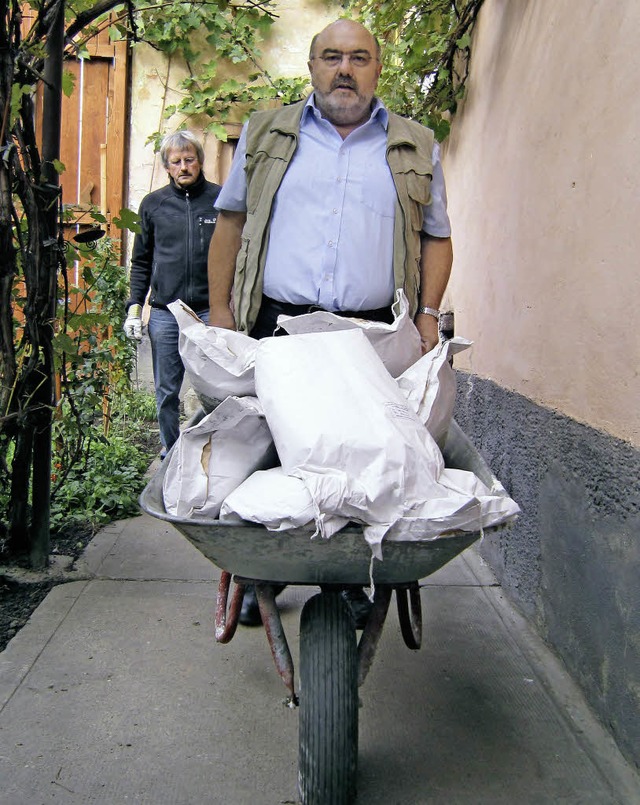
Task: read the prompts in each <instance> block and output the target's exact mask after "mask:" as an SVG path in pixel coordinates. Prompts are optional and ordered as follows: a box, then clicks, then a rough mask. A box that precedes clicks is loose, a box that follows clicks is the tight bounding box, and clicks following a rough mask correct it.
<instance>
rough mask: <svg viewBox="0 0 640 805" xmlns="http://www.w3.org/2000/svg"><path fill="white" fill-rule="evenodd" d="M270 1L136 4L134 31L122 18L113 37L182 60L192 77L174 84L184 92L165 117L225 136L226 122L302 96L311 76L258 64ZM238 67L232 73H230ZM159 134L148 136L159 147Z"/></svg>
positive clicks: (269, 16)
mask: <svg viewBox="0 0 640 805" xmlns="http://www.w3.org/2000/svg"><path fill="white" fill-rule="evenodd" d="M271 9H272V3H271V0H263V2H257V3H252V4H250V5H241V4H232V3H229V2H227V0H214V2H206V3H199V2H196V3H182V2H175V1H174V2H169V3H165V4H162V5H161V6H158V5H156V4H153V3H139V4H137V6H136V17H135V30H134V29H133V28H132V27H131V26H127V25H123V24H122V21H120V24H119V27H118V28H117V30H115V31H113V30H112V32H111V35H112V36H118V37H120V36H124V35H126V34H127V33H128V35H129V36H132V35H133V36H134V38H135V39H136V40H140V41H145V42H148V43H150V44H152V45H153V46H154V47H156V48H158V49H159V50H161V51H163V52H165V53H166V54H167V55H170V56H176V57H179V58H181V59H183V60H184V61H185V63H186V65H187V67H188V70H189V76H188V78H186V79H185V80H184V81H182V82H181V84H180V85H179V86H178V87H177V88H176V89H177V91H178V92H179V93H180V94H181V95H182V99H181V100H180V101H179V102H178V103H177V104H170V105H169V106H167V108H166V110H165V118H166V119H170V118H172V117H173V116H174V115H178V116H179V117H180V118H181V120H182V122H181V125H182V126H186V125H187V122H188V121H189V120H190V119H192V118H196V119H197V118H202V117H204V118H208V119H209V122H208V123H206V124H205V125H204V128H205V131H207V132H210V133H212V134H214V135H215V136H216V137H217V138H218V139H220V140H223V141H225V140H226V139H227V134H226V129H225V127H224V123H225V122H226V121H228V120H229V119H230V117H231V116H232V115H233V116H234V119H237V116H238V114H240V116H243V115H244V116H246V115H248V114H249V113H250V112H251V111H253V110H254V109H256V108H259V107H261V106H264V105H265V104H267V103H269V102H273V101H278V102H280V103H285V104H286V103H291V102H292V101H296V100H299V99H300V98H302V97H304V94H305V90H306V88H307V87H308V83H309V82H308V78H307V77H298V78H282V77H273V76H271V75H270V74H269V73H268V71H267V70H266V69H265V68H264V67H262V66H261V64H260V58H261V53H260V45H261V43H262V41H263V40H264V38H265V36H267V35H268V33H269V30H270V28H271V25H272V24H273V13H272V11H271ZM230 64H231V65H234V77H232V78H230V77H229V76H228V75H227V71H228V67H229V65H230ZM160 136H161V135H160V132H154V133H153V134H152V135H150V137H149V140H150V141H153V142H154V143H155V144H156V146H157V144H158V142H159V140H160Z"/></svg>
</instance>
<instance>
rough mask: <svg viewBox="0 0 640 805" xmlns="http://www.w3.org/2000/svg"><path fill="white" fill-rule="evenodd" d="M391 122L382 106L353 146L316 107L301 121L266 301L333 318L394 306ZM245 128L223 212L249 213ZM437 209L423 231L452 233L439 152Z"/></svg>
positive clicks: (277, 211) (281, 198)
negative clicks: (315, 309) (334, 313)
mask: <svg viewBox="0 0 640 805" xmlns="http://www.w3.org/2000/svg"><path fill="white" fill-rule="evenodd" d="M388 121H389V117H388V113H387V110H386V109H385V107H384V106H383V104H382V103H381V102H380V101H379V100H377V101H376V104H375V106H374V109H373V112H372V114H371V117H370V118H369V120H368V121H367V122H366V123H365V124H364V125H362V126H359V127H358V128H357V129H355V130H354V131H352V132H351V133H350V134H349V135H348V136H347V137H346V138H345V139H344V140H343V139H342V137H341V136H340V135H339V134H338V132H337V131H336V130H335V128H334V127H333V126H332V125H331V124H330V123H329V122H328V121H327V120H325V119H324V118H323V117H322V116H321V114H320V112H319V111H318V109H317V108H316V106H315V104H314V101H313V95H311V97H310V98H309V100H308V101H307V105H306V107H305V109H304V111H303V114H302V119H301V121H300V137H299V142H298V148H297V150H296V152H295V154H294V156H293V158H292V160H291V163H290V164H289V167H288V169H287V171H286V173H285V175H284V178H283V180H282V183H281V185H280V188H279V189H278V192H277V194H276V198H275V202H274V206H273V213H272V219H271V233H270V238H269V247H268V251H267V260H266V265H265V274H264V293H265V294H266V295H267V296H270V297H271V298H272V299H277V300H279V301H281V302H291V303H293V304H310V305H319V306H320V307H322V308H324V309H325V310H375V309H377V308H381V307H386V306H387V305H390V304H391V303H392V302H393V296H394V281H393V269H392V266H393V229H394V216H395V201H396V191H395V186H394V184H393V178H392V176H391V171H390V170H389V166H388V165H387V162H386V159H385V153H386V145H387V135H386V130H387V126H388ZM245 143H246V126H245V127H244V128H243V130H242V133H241V135H240V139H239V141H238V147H237V149H236V153H235V156H234V160H233V164H232V167H231V171H230V173H229V178H228V179H227V181H226V182H225V183H224V186H223V188H222V191H221V193H220V195H219V196H218V199H217V201H216V208H217V209H219V210H230V211H235V212H246V181H245V172H244V165H245V150H246V145H245ZM431 198H432V203H431V204H430V205H428V206H426V207H425V210H424V222H423V230H424V232H426V233H427V234H429V235H432V236H434V237H441V238H446V237H449V236H450V234H451V227H450V224H449V217H448V215H447V196H446V190H445V184H444V176H443V173H442V166H441V164H440V149H439V147H438V144H437V143H435V144H434V147H433V179H432V182H431Z"/></svg>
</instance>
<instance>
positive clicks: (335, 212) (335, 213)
mask: <svg viewBox="0 0 640 805" xmlns="http://www.w3.org/2000/svg"><path fill="white" fill-rule="evenodd" d="M333 214H334V215H337V214H338V210H336V208H335V207H334V208H333Z"/></svg>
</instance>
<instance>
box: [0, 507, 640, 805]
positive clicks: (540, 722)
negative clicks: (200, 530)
mask: <svg viewBox="0 0 640 805" xmlns="http://www.w3.org/2000/svg"><path fill="white" fill-rule="evenodd" d="M218 576H219V571H218V569H217V568H215V567H214V566H213V565H212V564H210V563H209V561H208V560H207V559H205V558H204V557H203V556H202V555H201V554H200V553H198V551H197V550H196V549H195V548H193V547H192V546H191V545H190V543H188V542H187V541H186V540H185V539H184V538H183V537H182V536H181V535H180V534H178V532H177V531H175V530H174V529H173V527H172V526H171V525H169V524H166V523H163V522H160V521H157V520H154V519H153V518H151V517H149V516H147V515H143V516H140V517H135V518H132V519H130V520H125V521H121V522H118V523H115V524H113V525H111V526H109V527H108V528H105V529H104V530H102V531H101V532H100V533H99V534H98V535H97V536H96V537H95V539H94V540H93V542H92V543H91V544H90V545H89V547H88V548H87V550H86V552H85V555H84V557H83V559H82V560H81V561H80V562H79V569H78V571H77V573H76V578H75V580H72V581H69V582H68V583H65V584H61V585H60V586H57V587H55V588H54V589H53V590H52V591H51V593H50V594H49V595H48V597H47V598H46V599H45V601H44V602H43V603H42V604H41V606H40V607H39V608H38V610H37V611H36V612H35V613H34V614H33V616H32V618H31V620H30V621H29V623H28V624H27V625H26V626H25V627H24V628H23V629H22V630H21V631H20V632H19V633H18V634H17V635H16V637H15V638H14V639H13V640H12V641H11V643H10V644H9V646H8V647H7V649H6V651H5V652H3V653H2V654H0V708H1V709H0V779H1V782H0V801H1V802H2V803H3V805H43V804H44V803H57V804H58V805H60V803H63V804H64V805H76V803H77V805H90V804H91V805H93V804H94V803H100V804H103V805H120V804H121V803H145V804H146V805H209V804H214V803H215V804H217V803H224V804H225V805H281V804H282V803H294V802H296V799H297V798H296V766H297V721H298V715H297V710H295V709H289V708H287V707H285V706H284V704H283V702H284V699H285V696H286V691H285V688H284V685H283V684H282V682H281V680H280V678H279V676H278V675H277V673H276V671H275V668H274V666H273V663H272V659H271V655H270V652H269V649H268V645H267V641H266V638H265V635H264V632H263V631H262V629H246V628H239V629H238V632H237V633H236V636H235V638H234V639H233V641H232V642H231V643H230V644H228V645H218V644H216V642H215V640H214V636H213V618H214V607H215V596H216V587H217V585H216V580H217V578H218ZM313 592H314V590H313V589H311V588H288V589H287V590H286V591H285V593H284V594H283V595H282V596H281V609H282V613H283V623H284V627H285V631H286V633H287V636H288V639H289V642H290V644H291V648H292V651H293V653H294V660H297V648H298V647H297V642H298V624H299V614H300V608H301V605H302V603H303V601H304V600H305V599H306V598H307V597H308V596H309V595H310V594H312V593H313ZM422 596H423V607H424V615H425V629H424V640H423V647H422V650H421V651H419V652H412V651H410V650H409V649H407V648H406V647H405V646H404V643H403V642H402V638H401V635H400V630H399V626H398V622H397V616H396V614H395V607H394V606H392V609H391V610H390V614H389V618H388V621H387V623H386V625H385V630H384V632H383V635H382V639H381V641H380V645H379V648H378V652H377V655H376V657H375V659H374V663H373V667H372V670H371V672H370V674H369V676H368V678H367V680H366V682H365V684H364V686H363V687H362V688H361V699H362V707H361V710H360V749H359V777H358V790H359V797H358V803H367V805H423V804H424V805H426V804H427V803H429V804H430V805H431V804H433V805H445V804H446V805H453V804H455V803H460V805H478V803H492V805H495V804H496V803H504V804H505V805H513V804H514V803H518V804H522V805H524V804H527V803H541V804H542V803H575V804H576V805H586V804H587V803H593V805H607V804H608V803H619V804H620V805H634V803H640V782H639V778H638V776H637V775H636V773H635V772H634V771H633V770H632V769H631V768H630V766H628V765H627V764H626V763H625V762H624V760H623V759H622V757H621V756H620V754H619V753H618V751H617V749H616V747H615V745H614V743H613V741H612V739H611V738H610V737H609V736H608V734H607V733H606V732H605V731H604V730H603V729H602V727H601V726H600V725H599V724H598V723H597V722H596V721H595V719H594V718H593V717H592V715H591V714H590V711H589V709H588V708H587V707H586V705H585V703H584V701H583V699H582V697H581V696H580V694H579V692H578V690H577V689H576V687H575V686H574V685H573V683H572V682H571V680H570V679H569V678H568V676H567V675H566V673H565V672H564V671H563V669H562V667H561V665H560V664H559V662H558V661H557V660H556V659H555V658H554V656H553V655H552V654H551V653H550V652H549V651H548V650H547V649H546V648H545V646H544V645H543V644H542V643H541V642H540V640H538V639H537V637H536V636H535V635H534V634H533V633H532V631H531V630H530V629H529V627H528V625H527V624H526V622H524V621H523V619H522V618H520V617H519V616H518V614H517V613H516V612H515V611H514V610H513V609H512V608H511V607H510V606H509V605H508V604H507V602H506V601H505V600H504V598H503V596H502V593H501V590H500V587H499V586H497V584H496V582H495V579H494V578H493V576H492V575H491V573H490V572H489V570H488V569H487V567H486V566H485V565H484V564H483V562H482V560H481V559H480V558H479V557H478V555H477V554H476V553H475V552H474V551H473V549H470V550H468V551H466V552H465V553H464V554H462V555H461V556H459V557H458V558H457V559H456V560H454V561H453V562H452V563H450V564H449V565H448V566H446V567H445V568H443V569H442V570H440V571H439V572H438V573H436V574H434V575H433V576H431V577H430V578H429V579H426V580H425V581H424V582H423V589H422ZM327 805H331V803H328V804H327Z"/></svg>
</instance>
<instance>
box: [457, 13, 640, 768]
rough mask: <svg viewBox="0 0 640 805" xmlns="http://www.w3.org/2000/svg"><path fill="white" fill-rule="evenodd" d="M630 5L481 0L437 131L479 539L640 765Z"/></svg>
mask: <svg viewBox="0 0 640 805" xmlns="http://www.w3.org/2000/svg"><path fill="white" fill-rule="evenodd" d="M639 29H640V4H639V3H637V1H636V0H621V1H620V2H618V3H616V4H615V8H614V7H613V6H612V4H608V3H603V2H598V0H582V2H581V3H574V2H570V0H536V2H527V0H485V3H484V5H483V8H482V11H481V14H480V17H479V22H478V26H477V27H476V31H475V34H474V39H473V44H472V51H473V54H472V62H471V74H470V81H469V85H468V94H467V98H466V100H465V101H464V103H463V104H462V106H461V108H460V110H459V112H458V114H457V115H456V117H455V119H454V121H453V127H452V133H451V136H450V138H449V141H448V142H447V144H446V147H445V149H444V152H445V158H444V168H445V174H446V178H447V189H448V194H449V202H450V204H449V207H450V213H451V218H452V224H453V230H454V251H455V260H454V271H453V277H452V280H451V283H450V286H449V289H448V292H447V303H448V306H450V307H451V308H452V309H453V310H454V311H455V330H456V333H457V334H458V335H460V336H464V337H467V338H470V339H472V340H473V341H474V342H475V344H474V347H473V348H472V349H471V350H468V351H466V352H464V353H462V354H461V355H460V357H459V358H456V366H457V368H458V369H459V370H460V373H459V394H458V403H457V412H456V417H457V419H458V421H459V422H460V424H461V425H462V427H463V428H464V430H465V431H466V432H467V433H468V434H469V436H470V437H471V439H472V440H473V441H474V443H475V444H476V445H478V447H479V449H480V450H481V452H482V453H483V455H484V457H485V458H486V459H487V461H488V463H489V465H490V466H491V467H492V469H493V470H494V472H495V473H496V475H497V476H498V477H499V478H500V480H501V481H502V482H503V483H504V485H505V487H506V488H507V489H508V490H509V491H510V493H511V494H512V495H513V497H514V498H515V499H516V500H517V501H518V503H519V504H520V505H521V507H522V510H523V513H522V516H521V517H520V519H519V521H518V522H517V524H516V525H515V526H514V527H512V528H509V529H506V530H504V531H500V532H496V533H494V534H491V535H487V537H486V538H485V540H484V541H483V543H482V546H481V551H482V553H483V555H484V556H485V558H486V559H487V560H488V561H489V563H490V564H491V565H492V567H493V568H494V570H495V571H496V573H497V575H498V578H499V580H500V582H501V584H502V586H503V588H504V589H505V591H506V592H507V594H508V595H509V597H510V598H511V599H512V600H513V601H515V602H516V603H517V604H518V605H519V607H520V608H521V609H522V610H523V612H524V613H525V614H527V615H528V616H529V617H530V618H531V620H532V621H533V622H534V623H535V624H536V625H537V627H538V629H539V631H540V633H541V634H542V635H543V637H544V638H545V639H546V640H547V641H548V642H549V643H550V644H551V645H552V646H553V647H554V648H555V649H556V651H557V652H558V653H559V654H560V656H561V657H562V658H563V660H564V661H565V663H566V664H567V667H568V668H569V670H570V672H571V673H572V674H573V676H574V678H575V679H576V680H577V681H578V682H579V683H580V684H581V685H582V687H583V689H584V691H585V693H586V695H587V697H588V699H589V701H590V702H591V704H592V705H593V707H594V709H595V710H596V712H597V713H598V714H599V716H600V718H601V720H602V721H603V723H604V724H605V725H607V726H608V727H609V728H610V730H611V732H612V734H613V736H614V737H615V739H616V740H617V742H618V745H619V746H620V748H621V750H622V751H623V752H624V753H625V755H626V756H627V757H628V758H629V759H630V760H631V761H633V762H635V763H636V764H638V765H640V726H639V725H640V593H639V590H640V586H639V584H638V577H639V575H640V528H639V527H640V482H639V478H640V405H639V404H638V401H639V400H640V373H639V371H638V367H639V366H640V326H639V318H640V316H639V313H638V303H639V302H640V271H639V270H638V252H639V245H640V244H639V240H640V235H639V234H638V232H639V230H638V224H637V222H638V220H640V193H639V192H638V187H640V147H639V145H640V142H639V140H640V92H639V89H640V87H639V81H638V78H637V76H638V75H639V74H640V49H638V47H637V43H636V35H637V31H638V30H639Z"/></svg>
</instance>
